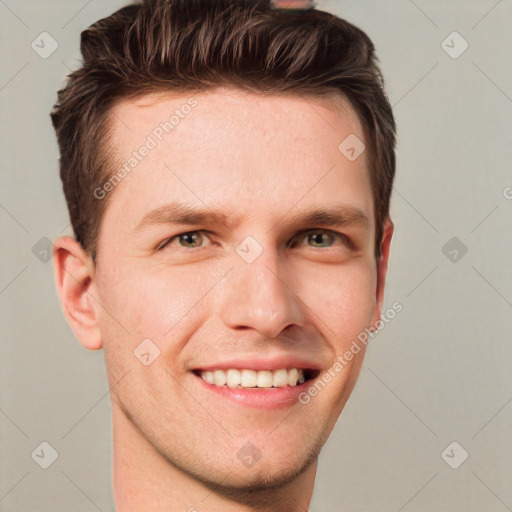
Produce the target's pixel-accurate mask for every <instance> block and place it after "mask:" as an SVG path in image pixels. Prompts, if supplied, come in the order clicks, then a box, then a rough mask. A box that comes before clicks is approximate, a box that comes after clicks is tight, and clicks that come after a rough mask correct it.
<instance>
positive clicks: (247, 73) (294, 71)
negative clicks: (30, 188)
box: [51, 0, 396, 260]
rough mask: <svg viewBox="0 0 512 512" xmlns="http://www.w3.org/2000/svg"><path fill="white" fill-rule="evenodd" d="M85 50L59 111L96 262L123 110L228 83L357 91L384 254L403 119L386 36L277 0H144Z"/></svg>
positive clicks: (78, 221) (99, 29) (85, 237)
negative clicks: (383, 62)
mask: <svg viewBox="0 0 512 512" xmlns="http://www.w3.org/2000/svg"><path fill="white" fill-rule="evenodd" d="M81 52H82V55H83V64H82V66H81V67H80V69H78V70H76V71H74V72H72V73H71V74H70V75H69V76H68V80H67V83H66V85H65V86H64V88H63V89H61V90H60V91H59V93H58V100H57V103H56V104H55V106H54V109H53V111H52V113H51V118H52V122H53V126H54V127H55V130H56V133H57V138H58V143H59V147H60V155H61V158H60V176H61V180H62V183H63V188H64V194H65V197H66V201H67V205H68V209H69V213H70V218H71V224H72V226H73V230H74V233H75V237H76V239H77V240H78V241H79V242H80V244H81V245H82V247H83V248H84V249H85V250H86V251H87V252H88V253H89V254H90V255H91V256H92V258H93V260H94V259H95V257H96V249H97V240H98V236H99V228H100V223H101V219H102V215H103V213H104V210H105V208H106V205H107V202H108V197H107V198H106V199H104V200H102V201H99V200H98V199H96V197H95V196H94V193H93V191H94V190H95V188H96V187H98V186H101V184H102V183H104V182H105V181H106V180H108V178H109V176H111V175H112V174H113V172H114V171H113V169H112V162H110V159H109V151H108V146H109V144H108V140H109V137H108V136H109V126H110V124H109V111H110V109H111V107H112V106H113V105H114V104H115V103H116V102H118V101H120V100H122V99H124V98H128V97H135V96H140V95H144V94H148V93H154V92H164V91H174V92H193V91H196V92H201V91H205V90H211V89H214V88H218V87H222V86H228V87H234V88H238V89H243V90H246V91H251V92H259V93H270V94H272V93H290V94H299V95H301V94H302V95H309V96H322V95H326V94H328V93H332V92H337V93H340V92H341V93H342V94H343V95H345V97H347V98H348V100H349V101H350V103H351V105H352V107H353V108H354V109H355V111H356V112H357V114H358V116H359V119H360V121H361V123H362V125H363V129H364V132H365V139H366V140H365V142H366V145H367V151H368V153H367V155H368V162H369V167H370V169H369V171H370V180H371V185H372V192H373V197H374V203H375V221H376V240H375V255H376V257H379V256H380V244H381V240H382V235H383V225H384V221H385V220H386V218H387V217H388V216H389V203H390V196H391V190H392V184H393V179H394V174H395V138H396V128H395V122H394V118H393V113H392V109H391V106H390V104H389V101H388V99H387V96H386V94H385V92H384V83H383V79H382V75H381V72H380V69H379V67H378V66H377V58H376V56H375V52H374V45H373V43H372V41H371V40H370V39H369V37H368V36H367V35H366V34H365V33H364V32H363V31H361V30H360V29H359V28H357V27H355V26H354V25H352V24H350V23H348V22H347V21H345V20H343V19H340V18H338V17H337V16H335V15H333V14H330V13H327V12H323V11H319V10H315V9H310V10H306V11H299V12H297V11H285V10H280V9H277V8H275V7H274V6H273V4H272V2H271V0H143V1H142V2H137V3H134V4H131V5H128V6H126V7H124V8H122V9H120V10H118V11H117V12H115V13H114V14H112V15H111V16H109V17H107V18H104V19H102V20H99V21H97V22H96V23H94V24H93V25H91V26H90V27H89V28H88V29H86V30H84V31H83V32H82V34H81ZM340 142H341V141H340Z"/></svg>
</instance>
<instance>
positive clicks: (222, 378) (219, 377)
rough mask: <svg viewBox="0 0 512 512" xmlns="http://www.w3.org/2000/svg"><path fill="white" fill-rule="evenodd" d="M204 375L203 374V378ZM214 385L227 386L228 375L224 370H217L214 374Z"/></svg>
mask: <svg viewBox="0 0 512 512" xmlns="http://www.w3.org/2000/svg"><path fill="white" fill-rule="evenodd" d="M202 377H203V374H202V373H201V378H202ZM213 383H214V384H215V385H216V386H224V384H226V374H225V373H224V372H223V371H222V370H215V371H214V372H213Z"/></svg>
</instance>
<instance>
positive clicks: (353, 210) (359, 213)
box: [135, 203, 370, 232]
mask: <svg viewBox="0 0 512 512" xmlns="http://www.w3.org/2000/svg"><path fill="white" fill-rule="evenodd" d="M285 218H288V221H289V222H290V223H292V224H317V225H322V226H332V227H341V226H347V225H359V226H361V227H363V228H368V227H369V226H370V219H369V217H368V215H367V214H366V213H365V212H364V211H363V210H361V209H360V208H358V207H356V206H351V205H339V206H334V207H319V208H315V209H313V210H308V211H305V212H304V211H301V212H298V213H296V214H294V215H288V214H286V215H284V216H283V217H282V218H281V220H279V221H278V222H277V223H276V224H274V227H275V226H277V225H278V224H280V223H282V222H283V221H284V219H285ZM241 221H242V216H241V215H239V214H236V213H230V214H227V213H224V212H221V211H220V210H215V209H211V208H208V207H204V208H202V207H199V208H198V207H193V206H190V205H187V204H182V203H169V204H166V205H164V206H161V207H159V208H157V209H155V210H152V211H151V212H149V213H148V214H147V215H145V216H144V218H143V219H142V220H141V222H140V223H139V224H138V225H137V227H136V228H135V231H136V232H139V231H142V230H144V229H146V228H148V227H151V226H158V225H162V224H182V225H192V226H197V225H210V226H211V225H216V224H223V225H225V226H226V227H228V229H233V228H235V227H236V226H237V225H239V224H240V222H241Z"/></svg>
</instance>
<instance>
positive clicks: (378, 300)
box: [371, 217, 394, 330]
mask: <svg viewBox="0 0 512 512" xmlns="http://www.w3.org/2000/svg"><path fill="white" fill-rule="evenodd" d="M393 230H394V226H393V222H391V219H390V218H389V217H388V218H387V219H386V220H385V221H384V229H383V232H382V242H381V252H380V254H381V256H380V258H379V259H378V260H377V287H376V290H375V306H374V310H373V316H372V323H371V325H372V326H374V325H375V324H376V323H377V322H378V320H380V317H381V314H382V306H383V304H384V287H385V285H386V274H387V272H388V261H389V249H390V246H391V238H392V237H393ZM371 330H374V329H373V328H372V329H371Z"/></svg>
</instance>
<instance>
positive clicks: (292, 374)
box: [288, 368, 299, 386]
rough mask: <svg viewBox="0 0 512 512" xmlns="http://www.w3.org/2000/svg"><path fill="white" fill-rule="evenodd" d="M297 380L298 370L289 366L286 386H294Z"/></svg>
mask: <svg viewBox="0 0 512 512" xmlns="http://www.w3.org/2000/svg"><path fill="white" fill-rule="evenodd" d="M298 380H299V370H297V368H291V369H290V370H288V386H295V385H296V384H297V381H298Z"/></svg>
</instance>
